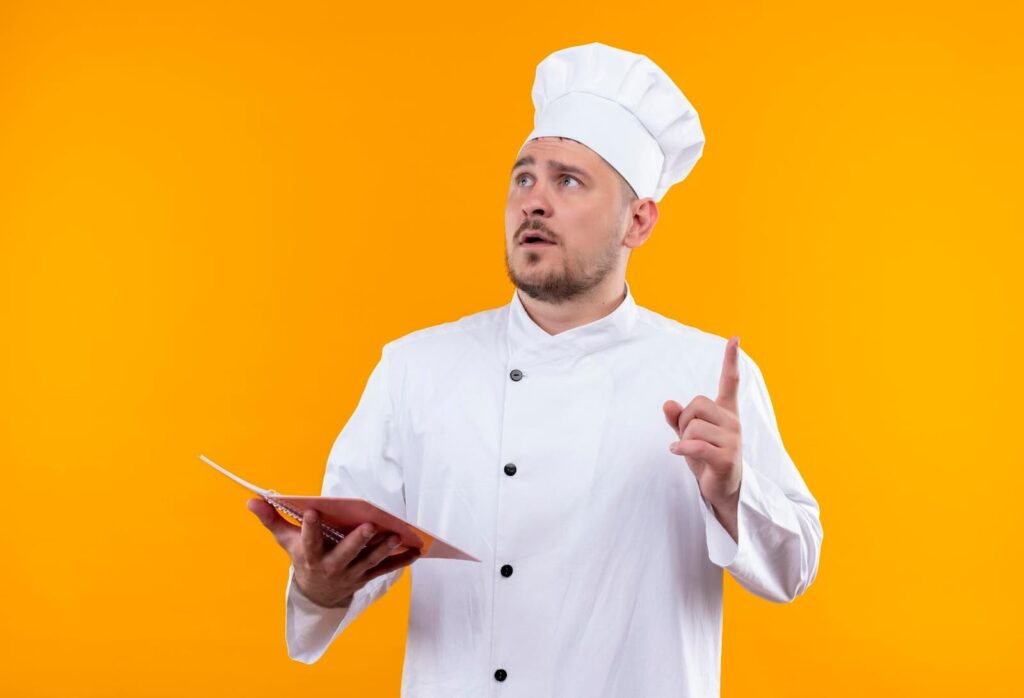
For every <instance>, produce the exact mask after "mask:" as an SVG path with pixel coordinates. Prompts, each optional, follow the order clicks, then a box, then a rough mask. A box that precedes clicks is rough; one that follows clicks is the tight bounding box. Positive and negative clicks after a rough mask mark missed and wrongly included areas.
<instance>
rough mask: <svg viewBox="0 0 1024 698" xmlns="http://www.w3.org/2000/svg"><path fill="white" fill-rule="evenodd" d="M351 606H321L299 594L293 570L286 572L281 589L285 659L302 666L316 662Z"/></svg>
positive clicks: (292, 568) (292, 567)
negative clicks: (284, 582)
mask: <svg viewBox="0 0 1024 698" xmlns="http://www.w3.org/2000/svg"><path fill="white" fill-rule="evenodd" d="M350 608H351V604H350V605H348V606H339V607H336V608H331V607H326V606H321V605H320V604H318V603H316V602H314V601H312V600H311V599H310V598H309V597H308V596H306V595H305V594H303V593H302V590H301V589H299V585H298V584H296V583H295V568H294V566H289V568H288V587H287V588H286V589H285V640H286V644H287V646H288V656H289V657H291V658H292V659H295V660H297V661H300V662H303V663H304V664H312V663H313V662H315V661H317V660H318V659H320V657H321V656H323V653H324V652H325V651H326V650H327V647H328V646H329V645H330V644H331V642H332V641H333V640H334V638H335V637H336V636H337V634H338V631H339V630H340V628H341V625H342V621H344V620H345V616H346V615H348V611H349V609H350Z"/></svg>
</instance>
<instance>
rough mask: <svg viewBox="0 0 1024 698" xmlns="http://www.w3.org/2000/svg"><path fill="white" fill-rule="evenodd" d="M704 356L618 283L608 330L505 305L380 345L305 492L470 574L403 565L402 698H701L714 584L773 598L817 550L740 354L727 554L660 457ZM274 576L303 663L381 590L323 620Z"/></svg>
mask: <svg viewBox="0 0 1024 698" xmlns="http://www.w3.org/2000/svg"><path fill="white" fill-rule="evenodd" d="M725 345H726V340H725V339H723V338H722V337H719V336H717V335H713V334H710V333H707V332H703V331H701V330H698V329H695V328H693V327H689V326H686V325H683V324H680V323H678V322H676V321H674V320H671V319H669V318H666V317H664V316H662V315H659V314H657V313H655V312H653V311H651V310H648V309H646V308H643V307H640V306H638V305H637V304H636V302H635V301H634V299H633V296H632V292H631V290H630V288H629V286H628V285H627V287H626V298H625V300H624V301H623V302H622V303H621V304H620V305H619V306H618V307H617V308H616V309H615V310H614V311H613V312H612V313H610V314H609V315H606V316H605V317H603V318H601V319H599V320H596V321H594V322H591V323H589V324H587V325H583V326H580V327H576V328H573V329H571V330H568V331H565V332H561V333H559V334H557V335H549V334H548V333H547V332H546V331H545V330H543V329H542V328H541V327H540V326H538V325H537V324H536V323H534V322H533V320H532V319H531V318H530V317H529V315H527V313H526V311H525V309H524V308H523V305H522V302H521V301H520V299H519V296H518V292H516V293H514V294H513V298H512V302H511V303H510V304H509V305H507V306H504V307H501V308H496V309H492V310H487V311H484V312H480V313H476V314H474V315H470V316H467V317H464V318H462V319H460V320H458V321H455V322H449V323H445V324H442V325H437V326H435V327H429V328H426V329H423V330H419V331H416V332H412V333H411V334H408V335H406V336H404V337H401V338H400V339H397V340H394V341H392V342H389V343H388V344H386V345H385V346H384V348H383V351H382V354H381V359H380V361H379V363H378V364H377V366H376V367H375V368H374V370H373V372H372V373H371V375H370V378H369V380H368V382H367V385H366V389H365V391H364V393H363V396H362V398H361V399H360V402H359V404H358V406H357V407H356V410H355V411H354V412H353V413H352V416H351V417H350V418H349V420H348V422H347V423H346V425H345V427H344V428H343V429H342V431H341V433H340V434H339V435H338V438H337V440H336V441H335V443H334V446H333V448H332V450H331V453H330V456H329V458H328V462H327V469H326V473H325V475H324V482H323V489H322V494H323V495H330V496H358V497H365V498H367V499H370V500H371V501H374V502H376V503H378V504H379V505H380V506H382V507H383V508H386V509H388V510H390V511H392V512H394V513H395V514H396V515H398V516H401V517H403V518H406V519H409V520H411V521H413V522H416V523H417V524H419V525H421V526H423V527H424V528H426V529H427V530H431V531H434V532H436V533H437V534H438V535H439V536H441V537H442V538H444V539H445V540H447V541H449V542H451V543H452V544H453V545H456V546H458V547H460V548H462V549H464V550H466V551H467V552H470V553H472V554H473V555H475V556H476V557H479V558H480V559H481V560H482V562H480V563H477V562H466V561H455V560H442V559H420V560H417V561H416V562H415V563H413V564H412V565H411V566H410V567H409V573H410V575H411V583H412V601H411V607H410V612H409V627H408V637H407V642H406V654H405V665H404V671H403V676H402V696H404V697H406V698H428V697H429V698H456V697H460V696H467V697H469V696H472V697H473V698H479V697H480V696H515V697H523V698H543V697H545V696H551V697H558V698H566V697H582V696H587V697H588V698H595V697H599V696H608V697H613V696H614V697H618V696H644V697H646V698H659V697H661V696H665V697H668V696H672V697H673V698H679V697H687V696H689V697H693V698H709V697H711V696H718V695H719V682H720V667H721V647H722V637H721V631H722V569H723V568H724V569H726V570H728V571H729V573H730V574H732V575H733V577H734V578H735V579H736V580H737V581H738V582H739V583H740V584H741V585H742V586H743V587H744V588H746V589H747V590H749V591H750V592H751V593H753V594H756V595H758V596H760V597H763V598H765V599H768V600H770V601H775V602H788V601H792V600H793V599H794V598H796V597H797V596H799V595H800V594H802V593H803V592H804V591H805V590H806V589H807V587H808V586H809V585H810V584H811V582H812V581H813V580H814V578H815V576H816V574H817V570H818V559H819V554H820V551H821V541H822V528H821V523H820V520H819V511H818V504H817V502H816V501H815V499H814V498H813V496H812V495H811V493H810V491H809V490H808V488H807V486H806V485H805V484H804V481H803V479H802V478H801V476H800V473H799V472H798V471H797V468H796V466H795V465H794V464H793V461H792V459H791V458H790V457H789V455H788V454H787V452H786V449H785V448H784V446H783V443H782V438H781V437H780V434H779V430H778V426H777V423H776V420H775V415H774V412H773V410H772V404H771V401H770V399H769V396H768V391H767V389H766V387H765V383H764V379H763V377H762V375H761V371H760V369H759V368H758V367H757V365H756V364H755V363H754V361H753V360H752V359H751V358H750V357H749V356H748V355H747V354H746V352H744V351H743V350H742V349H740V350H739V352H738V354H739V368H740V386H739V409H740V428H741V432H742V458H743V474H742V482H741V485H740V497H739V519H738V526H739V541H738V544H737V542H735V541H733V539H732V538H731V537H730V536H729V534H728V533H727V532H726V531H725V529H724V528H723V527H722V525H721V524H720V523H719V521H718V520H717V519H716V518H715V515H714V513H713V511H712V510H711V508H710V506H709V505H708V503H707V502H706V501H705V500H704V498H703V497H702V496H701V494H700V490H699V489H698V487H697V482H696V479H695V478H694V476H693V473H692V472H691V471H690V469H689V467H688V466H687V464H686V461H685V459H684V458H683V457H682V456H679V455H675V454H673V453H671V452H670V451H669V448H668V446H669V444H670V443H671V442H673V441H675V440H676V438H677V436H676V434H675V432H674V431H673V430H672V429H671V428H670V427H669V426H668V425H667V424H666V422H665V417H664V413H663V411H662V405H663V403H664V402H665V401H666V400H669V399H673V400H676V401H678V402H680V403H681V404H683V405H686V404H687V403H688V402H689V401H690V400H692V399H693V398H694V397H696V396H697V395H706V396H708V397H710V398H711V399H714V398H715V396H716V395H717V393H718V381H719V376H720V373H721V368H722V361H723V358H724V353H725ZM513 371H519V372H521V374H522V375H521V376H520V377H519V380H513V377H512V372H513ZM508 464H514V465H515V469H514V474H512V475H509V474H508V472H511V471H512V470H513V469H512V468H506V465H508ZM506 565H507V566H508V567H505V566H506ZM503 567H505V571H504V573H503V571H502V568H503ZM292 572H293V570H292V569H290V570H289V580H288V586H287V590H286V640H287V646H288V654H289V656H290V657H292V658H294V659H296V660H298V661H301V662H305V663H312V662H315V661H317V660H318V659H319V658H320V657H321V655H322V654H323V653H324V651H325V650H326V649H327V647H328V645H330V643H331V642H332V641H333V640H334V638H335V637H337V635H338V634H339V633H340V632H342V631H343V630H344V629H345V628H346V627H348V625H349V624H350V623H352V622H353V621H354V620H355V619H356V618H357V617H359V615H360V614H361V613H362V612H363V611H364V610H365V609H366V608H367V607H368V606H369V605H370V604H371V603H373V602H374V601H375V600H376V599H378V598H380V596H381V595H382V594H384V593H385V592H386V591H387V589H388V588H389V587H390V586H391V585H392V584H393V583H394V582H395V581H396V580H397V579H398V577H399V575H400V574H401V570H397V571H395V572H392V573H390V574H387V575H384V576H381V577H377V578H376V579H374V580H373V581H371V582H370V583H369V584H368V585H367V586H365V587H363V588H362V589H361V590H360V591H358V592H357V593H356V594H355V596H354V598H353V601H352V604H351V605H350V606H349V607H348V608H342V609H325V608H322V607H320V606H318V605H316V604H314V603H312V602H311V601H310V600H309V599H307V598H305V597H304V596H303V594H302V592H301V591H300V590H299V589H298V587H297V586H296V585H294V583H293V577H292V576H291V575H292ZM506 573H508V574H507V576H506Z"/></svg>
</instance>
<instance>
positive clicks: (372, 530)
mask: <svg viewBox="0 0 1024 698" xmlns="http://www.w3.org/2000/svg"><path fill="white" fill-rule="evenodd" d="M376 532H377V529H375V528H374V527H373V526H367V527H366V528H365V529H364V530H363V538H373V534H374V533H376Z"/></svg>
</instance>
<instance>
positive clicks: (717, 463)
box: [662, 337, 743, 533]
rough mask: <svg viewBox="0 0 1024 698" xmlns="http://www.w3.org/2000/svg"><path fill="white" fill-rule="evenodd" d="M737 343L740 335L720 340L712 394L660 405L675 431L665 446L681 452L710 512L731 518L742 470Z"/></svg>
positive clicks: (733, 513) (736, 500)
mask: <svg viewBox="0 0 1024 698" xmlns="http://www.w3.org/2000/svg"><path fill="white" fill-rule="evenodd" d="M739 343H740V338H739V337H733V338H731V339H730V340H729V341H728V342H727V343H726V345H725V361H724V362H723V364H722V375H721V378H720V379H719V382H718V397H717V398H715V399H714V400H711V399H710V398H708V397H706V396H704V395H698V396H697V397H695V398H693V399H692V400H690V403H689V404H688V405H687V406H686V407H685V408H684V407H683V406H682V405H680V404H679V403H678V402H676V401H675V400H668V401H667V402H666V403H665V404H664V405H663V406H662V408H663V409H664V410H665V420H666V421H667V422H668V424H669V426H670V427H672V428H673V429H675V430H676V434H677V435H678V436H679V440H678V441H674V442H672V444H670V445H669V450H670V451H672V453H675V454H678V455H682V456H685V457H686V463H687V465H689V466H690V470H691V471H693V474H694V476H695V477H696V478H697V485H698V487H700V492H701V494H702V495H704V498H705V499H706V500H708V502H710V503H711V504H712V505H713V506H714V508H715V509H716V513H720V514H723V515H725V516H726V517H728V518H735V512H736V507H737V502H738V501H739V491H740V480H741V479H742V475H743V458H742V451H741V442H740V417H739V407H738V405H737V393H738V392H739V385H740V371H739V364H738V358H737V355H738V353H739ZM730 513H731V514H732V516H731V517H729V514H730ZM721 518H722V516H721V515H719V519H721ZM731 532H732V531H730V533H731Z"/></svg>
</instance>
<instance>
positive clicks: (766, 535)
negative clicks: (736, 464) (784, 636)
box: [698, 350, 823, 603]
mask: <svg viewBox="0 0 1024 698" xmlns="http://www.w3.org/2000/svg"><path fill="white" fill-rule="evenodd" d="M738 358H739V367H740V383H741V385H740V396H739V400H738V404H739V411H740V433H741V440H742V458H743V474H742V479H741V481H740V496H739V509H738V512H737V514H738V517H737V521H738V524H737V528H738V535H737V538H738V540H736V541H734V540H733V539H732V536H730V535H729V533H728V532H727V531H726V530H725V528H724V527H723V526H722V524H721V522H719V520H718V518H717V517H716V516H715V513H714V511H713V510H712V508H711V505H710V504H709V503H708V502H707V500H705V499H704V497H703V496H700V497H699V498H698V499H699V501H700V507H701V510H702V512H703V515H704V523H705V529H706V535H707V546H708V553H709V557H710V559H711V561H712V562H713V563H715V564H716V565H718V566H719V567H722V568H723V569H726V570H729V573H730V574H731V575H732V576H733V578H735V579H736V581H737V582H739V584H740V585H741V586H743V587H744V588H745V589H747V590H748V591H750V592H751V593H752V594H755V595H757V596H759V597H761V598H764V599H767V600H769V601H774V602H777V603H788V602H791V601H793V600H794V599H795V598H796V597H797V596H800V595H801V594H803V593H804V591H806V590H807V587H809V586H810V585H811V582H813V581H814V578H815V576H817V573H818V560H819V557H820V553H821V541H822V537H823V531H822V528H821V521H820V515H819V508H818V503H817V501H816V500H815V499H814V497H813V496H812V495H811V493H810V491H809V490H808V489H807V485H806V484H804V481H803V478H802V477H801V476H800V473H799V472H798V471H797V469H796V465H795V464H794V463H793V460H792V459H791V458H790V457H789V454H788V453H787V452H786V449H785V447H784V446H783V443H782V437H781V435H780V434H779V427H778V423H777V422H776V419H775V412H774V410H773V409H772V403H771V399H770V398H769V396H768V389H767V387H766V386H765V382H764V377H763V376H762V375H761V370H760V368H758V366H757V364H756V363H754V361H753V359H751V358H750V357H749V356H748V355H747V354H746V353H745V352H744V351H742V350H740V351H739V357H738Z"/></svg>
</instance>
